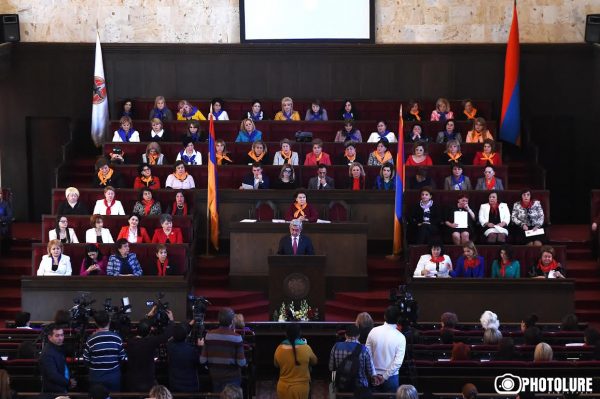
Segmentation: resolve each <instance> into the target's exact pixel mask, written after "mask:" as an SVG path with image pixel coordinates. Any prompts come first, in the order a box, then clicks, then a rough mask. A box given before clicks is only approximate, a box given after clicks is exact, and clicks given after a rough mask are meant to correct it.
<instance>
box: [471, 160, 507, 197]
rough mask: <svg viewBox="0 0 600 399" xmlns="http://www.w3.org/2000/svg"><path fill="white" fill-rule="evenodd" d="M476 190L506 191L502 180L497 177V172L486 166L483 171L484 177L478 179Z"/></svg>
mask: <svg viewBox="0 0 600 399" xmlns="http://www.w3.org/2000/svg"><path fill="white" fill-rule="evenodd" d="M475 190H496V191H502V190H504V184H502V179H500V178H499V177H496V172H495V171H494V168H492V167H491V166H486V167H485V169H484V170H483V177H480V178H478V179H477V184H476V185H475Z"/></svg>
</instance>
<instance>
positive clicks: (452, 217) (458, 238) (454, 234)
mask: <svg viewBox="0 0 600 399" xmlns="http://www.w3.org/2000/svg"><path fill="white" fill-rule="evenodd" d="M463 213H464V214H466V215H465V216H464V217H466V219H467V222H466V225H461V224H459V223H458V221H459V220H457V218H458V217H460V216H462V215H460V214H463ZM444 223H445V224H446V227H447V229H448V233H450V238H451V239H452V243H453V244H454V245H463V244H465V243H466V242H468V241H470V240H471V238H472V237H473V231H474V229H475V212H473V210H472V209H471V208H470V207H469V197H467V195H466V194H459V196H458V201H457V203H456V206H451V207H449V208H448V210H447V212H446V220H445V221H444Z"/></svg>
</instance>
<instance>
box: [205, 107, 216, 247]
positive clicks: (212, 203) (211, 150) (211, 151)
mask: <svg viewBox="0 0 600 399" xmlns="http://www.w3.org/2000/svg"><path fill="white" fill-rule="evenodd" d="M208 119H209V125H208V196H207V200H206V218H207V223H210V242H211V243H212V245H213V246H214V247H215V249H216V250H217V251H218V250H219V212H218V210H217V155H216V148H215V116H214V115H213V111H212V106H211V107H210V114H209V115H208ZM207 249H208V244H207Z"/></svg>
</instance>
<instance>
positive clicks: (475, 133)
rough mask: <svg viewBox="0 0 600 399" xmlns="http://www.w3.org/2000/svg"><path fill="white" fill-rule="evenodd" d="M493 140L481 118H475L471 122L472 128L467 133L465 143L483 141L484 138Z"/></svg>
mask: <svg viewBox="0 0 600 399" xmlns="http://www.w3.org/2000/svg"><path fill="white" fill-rule="evenodd" d="M486 139H490V140H494V136H492V134H491V133H490V130H489V129H488V128H487V123H486V122H485V119H483V118H475V120H474V122H473V130H469V133H467V138H466V139H465V142H466V143H483V141H484V140H486Z"/></svg>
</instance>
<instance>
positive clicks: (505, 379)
mask: <svg viewBox="0 0 600 399" xmlns="http://www.w3.org/2000/svg"><path fill="white" fill-rule="evenodd" d="M494 388H495V389H496V392H497V393H498V394H501V395H516V394H518V393H519V392H534V393H571V392H578V393H592V378H586V377H557V378H553V377H519V376H518V375H514V374H510V373H506V374H502V375H499V376H498V377H496V378H495V379H494Z"/></svg>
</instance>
